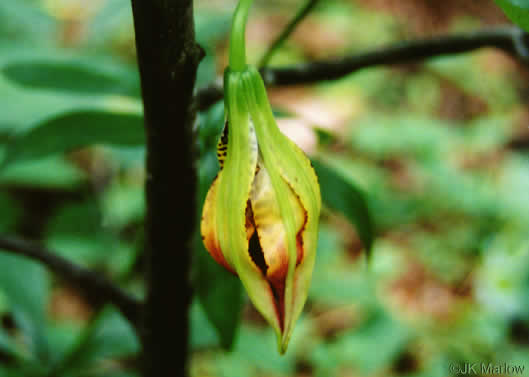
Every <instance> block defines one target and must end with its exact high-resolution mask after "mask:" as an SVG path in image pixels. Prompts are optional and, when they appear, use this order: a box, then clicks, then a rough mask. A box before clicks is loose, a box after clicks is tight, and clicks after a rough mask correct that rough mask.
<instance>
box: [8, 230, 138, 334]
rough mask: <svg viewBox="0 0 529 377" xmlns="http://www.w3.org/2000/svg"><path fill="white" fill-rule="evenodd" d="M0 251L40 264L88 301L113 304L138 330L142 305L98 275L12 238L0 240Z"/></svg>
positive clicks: (36, 246) (31, 244)
mask: <svg viewBox="0 0 529 377" xmlns="http://www.w3.org/2000/svg"><path fill="white" fill-rule="evenodd" d="M0 250H1V251H2V252H5V253H10V254H13V255H20V256H23V257H26V258H29V259H32V260H35V261H38V262H40V263H41V264H43V265H44V266H45V267H47V268H49V269H50V270H51V271H52V272H54V273H56V274H57V275H59V276H60V277H62V278H63V279H64V280H66V281H68V282H69V283H70V284H72V285H73V286H75V287H77V288H78V289H79V290H80V291H81V292H83V293H84V294H86V295H87V296H88V297H91V298H93V297H98V298H100V299H102V300H103V301H107V302H108V303H111V304H114V305H115V306H116V307H117V308H118V309H119V311H120V312H121V313H122V314H123V316H124V317H125V318H127V319H128V320H129V321H130V323H131V324H132V325H133V326H135V328H136V329H137V330H139V329H140V317H141V310H142V306H143V305H142V303H141V302H140V301H139V300H137V299H136V298H134V297H132V296H130V295H129V294H128V293H126V292H125V291H123V290H122V289H121V288H119V287H118V286H117V285H116V284H114V283H112V282H111V281H110V280H108V279H106V278H105V277H103V276H102V275H101V274H99V273H97V272H94V271H91V270H88V269H86V268H84V267H81V266H79V265H76V264H74V263H72V262H70V261H68V260H67V259H64V258H62V257H61V256H59V254H58V253H57V252H54V251H51V250H49V249H47V248H45V247H42V246H38V245H35V244H33V243H31V242H28V241H25V240H22V239H18V238H15V237H5V236H0Z"/></svg>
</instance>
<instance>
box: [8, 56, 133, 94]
mask: <svg viewBox="0 0 529 377" xmlns="http://www.w3.org/2000/svg"><path fill="white" fill-rule="evenodd" d="M107 68H108V67H107ZM111 68H113V69H104V65H103V64H101V63H97V62H95V63H94V64H87V63H86V62H85V63H82V62H79V61H18V62H16V61H15V62H10V63H8V64H7V65H6V66H4V67H3V73H4V75H5V76H6V77H7V78H8V79H10V80H12V81H14V82H16V83H17V84H19V85H21V86H24V87H29V88H38V89H51V90H58V91H66V92H74V93H80V94H116V95H129V96H134V97H139V96H140V86H139V78H138V76H137V74H136V72H135V71H134V72H132V71H127V70H124V69H119V68H118V67H111Z"/></svg>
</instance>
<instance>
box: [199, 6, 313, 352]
mask: <svg viewBox="0 0 529 377" xmlns="http://www.w3.org/2000/svg"><path fill="white" fill-rule="evenodd" d="M250 4H251V0H249V1H245V0H242V1H241V2H240V3H239V7H238V8H237V11H236V13H235V17H234V22H233V29H232V36H231V44H230V67H229V68H228V69H227V70H226V73H225V76H224V87H225V109H226V118H227V121H226V124H225V127H224V131H223V133H222V136H221V138H220V140H219V143H218V147H217V156H218V159H219V163H220V167H221V170H220V172H219V174H218V175H217V177H216V178H215V180H214V182H213V184H212V185H211V187H210V189H209V192H208V195H207V197H206V201H205V203H204V208H203V214H202V223H201V232H202V237H203V240H204V245H205V247H206V249H207V250H208V252H209V253H210V254H211V256H212V257H213V258H214V259H215V260H216V261H217V262H218V263H220V264H221V265H223V266H224V267H226V268H227V269H228V270H230V271H232V272H233V273H235V274H237V275H238V276H239V278H240V279H241V281H242V283H243V285H244V287H245V289H246V291H247V292H248V296H249V297H250V299H251V301H252V303H253V304H254V306H255V307H256V308H257V310H259V312H260V313H261V314H262V315H263V317H264V318H265V319H266V320H267V321H268V322H269V323H270V324H271V325H272V326H273V327H274V329H275V331H276V333H277V336H278V345H279V351H280V352H281V353H284V352H285V351H286V348H287V345H288V342H289V339H290V336H291V334H292V330H293V327H294V324H295V322H296V320H297V318H298V317H299V315H300V314H301V312H302V310H303V306H304V304H305V301H306V299H307V294H308V290H309V285H310V280H311V276H312V270H313V267H314V260H315V256H316V244H317V238H318V220H319V214H320V209H321V198H320V189H319V185H318V179H317V177H316V174H315V173H314V169H313V168H312V166H311V164H310V161H309V160H308V158H307V157H306V156H305V154H304V153H303V152H302V151H301V149H300V148H299V147H298V146H297V145H295V144H294V143H293V142H292V141H291V140H290V139H288V138H287V137H286V136H285V135H283V134H282V133H281V131H280V130H279V128H278V127H277V124H276V121H275V119H274V116H273V113H272V109H271V107H270V104H269V102H268V98H267V95H266V89H265V87H264V84H263V81H262V79H261V76H260V75H259V72H258V71H257V70H256V69H255V68H254V67H251V66H248V65H246V62H245V52H244V27H245V23H246V17H247V13H248V8H249V6H250Z"/></svg>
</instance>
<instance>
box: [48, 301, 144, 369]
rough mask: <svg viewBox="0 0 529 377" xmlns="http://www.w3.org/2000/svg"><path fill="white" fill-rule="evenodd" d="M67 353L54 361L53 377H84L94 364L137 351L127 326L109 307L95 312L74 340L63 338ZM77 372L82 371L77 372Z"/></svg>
mask: <svg viewBox="0 0 529 377" xmlns="http://www.w3.org/2000/svg"><path fill="white" fill-rule="evenodd" d="M66 342H67V343H69V344H70V350H69V353H68V352H66V353H64V354H63V355H62V358H61V359H59V360H56V363H55V365H54V367H53V372H54V375H61V376H81V375H82V376H86V375H90V374H89V373H87V371H89V370H90V369H91V368H94V367H95V366H97V365H98V364H100V363H102V362H105V361H107V360H108V359H115V358H120V357H127V356H133V355H135V354H137V353H138V351H139V350H140V344H139V341H138V338H137V336H136V334H135V332H134V330H133V328H132V327H131V325H130V324H129V322H128V321H127V320H126V319H125V318H123V317H122V316H121V314H120V313H119V312H117V311H116V310H115V309H114V308H113V307H111V306H106V307H105V308H104V309H103V310H102V311H100V312H98V313H97V315H96V316H95V317H94V319H93V320H92V321H91V323H90V324H89V326H88V327H86V328H85V329H84V331H83V332H82V333H81V334H79V335H78V338H77V341H73V342H72V341H71V339H66ZM81 371H84V373H83V372H81Z"/></svg>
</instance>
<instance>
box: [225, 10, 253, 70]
mask: <svg viewBox="0 0 529 377" xmlns="http://www.w3.org/2000/svg"><path fill="white" fill-rule="evenodd" d="M252 2H253V0H241V1H239V5H237V9H236V10H235V14H234V16H233V22H232V29H231V37H230V70H231V71H233V72H242V71H244V70H245V69H246V38H245V32H246V21H247V20H248V12H249V11H250V7H251V5H252Z"/></svg>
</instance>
